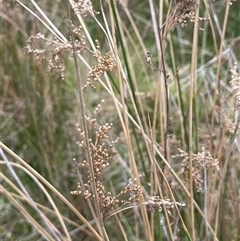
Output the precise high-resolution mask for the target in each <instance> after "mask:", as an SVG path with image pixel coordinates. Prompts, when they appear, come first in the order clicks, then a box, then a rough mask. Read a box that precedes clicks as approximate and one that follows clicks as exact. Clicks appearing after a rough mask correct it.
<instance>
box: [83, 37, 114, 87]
mask: <svg viewBox="0 0 240 241" xmlns="http://www.w3.org/2000/svg"><path fill="white" fill-rule="evenodd" d="M93 57H95V58H96V59H97V61H98V64H97V65H95V66H93V67H92V68H91V70H90V71H89V72H88V73H87V83H86V84H85V85H84V86H83V89H84V88H86V87H87V86H88V85H90V86H92V87H93V88H95V86H94V83H95V82H96V81H97V80H98V78H99V77H101V76H103V74H104V73H105V72H107V71H113V70H114V69H116V68H117V65H116V62H115V60H114V58H113V55H112V53H111V52H107V53H106V54H105V55H104V56H102V55H101V53H100V45H99V42H98V41H97V40H96V51H95V53H94V55H93Z"/></svg>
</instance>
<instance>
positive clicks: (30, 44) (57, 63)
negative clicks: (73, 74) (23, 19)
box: [24, 22, 90, 79]
mask: <svg viewBox="0 0 240 241" xmlns="http://www.w3.org/2000/svg"><path fill="white" fill-rule="evenodd" d="M70 24H71V27H72V30H73V33H74V34H75V40H74V45H75V50H76V53H80V51H81V50H82V49H87V50H89V49H88V48H87V46H86V42H85V38H84V36H83V35H82V27H81V26H80V27H75V26H74V25H73V24H72V23H71V22H70ZM41 41H44V42H45V43H46V45H47V46H50V47H49V49H48V50H49V51H50V52H51V57H50V58H49V60H48V67H47V69H48V73H51V74H58V75H60V77H61V79H65V67H64V62H63V55H64V53H65V52H66V51H70V52H71V53H72V54H73V41H72V39H71V37H70V41H69V42H66V43H62V42H60V41H59V40H58V39H55V40H48V39H46V38H45V37H44V35H43V34H40V33H38V34H37V35H36V36H31V37H30V38H29V39H28V40H27V45H26V47H25V48H24V49H25V51H26V52H27V53H29V54H33V55H34V56H35V57H36V59H37V63H38V64H41V63H43V62H44V61H46V59H47V57H46V54H47V50H42V49H39V48H38V46H39V45H40V42H41ZM89 51H90V50H89Z"/></svg>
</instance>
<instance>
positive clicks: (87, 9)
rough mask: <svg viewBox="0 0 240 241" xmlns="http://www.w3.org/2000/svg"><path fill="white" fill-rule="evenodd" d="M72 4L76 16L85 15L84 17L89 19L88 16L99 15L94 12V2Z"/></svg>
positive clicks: (80, 1)
mask: <svg viewBox="0 0 240 241" xmlns="http://www.w3.org/2000/svg"><path fill="white" fill-rule="evenodd" d="M70 3H71V5H72V9H73V11H74V12H75V14H83V16H84V17H87V16H88V15H94V14H97V13H98V12H96V11H95V10H93V6H92V2H91V1H90V0H79V1H78V2H75V1H72V0H71V1H70Z"/></svg>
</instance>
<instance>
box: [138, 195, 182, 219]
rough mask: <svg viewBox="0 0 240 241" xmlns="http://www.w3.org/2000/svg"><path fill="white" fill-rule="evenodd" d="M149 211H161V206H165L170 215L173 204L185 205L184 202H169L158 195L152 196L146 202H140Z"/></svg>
mask: <svg viewBox="0 0 240 241" xmlns="http://www.w3.org/2000/svg"><path fill="white" fill-rule="evenodd" d="M142 204H143V205H145V206H146V207H147V208H148V210H149V211H150V212H156V211H160V212H161V211H162V209H163V207H165V208H166V211H167V213H168V214H169V215H170V216H171V215H172V214H171V209H173V208H174V207H175V206H180V207H183V206H186V204H185V203H180V202H171V200H170V199H161V198H160V197H159V196H152V197H150V198H149V199H148V200H147V201H146V202H144V203H142Z"/></svg>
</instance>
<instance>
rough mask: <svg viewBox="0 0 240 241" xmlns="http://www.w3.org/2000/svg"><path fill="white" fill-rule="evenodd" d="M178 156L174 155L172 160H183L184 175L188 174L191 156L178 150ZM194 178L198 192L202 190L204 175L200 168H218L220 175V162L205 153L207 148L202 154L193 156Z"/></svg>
mask: <svg viewBox="0 0 240 241" xmlns="http://www.w3.org/2000/svg"><path fill="white" fill-rule="evenodd" d="M178 152H179V153H178V154H176V155H172V158H181V159H182V173H184V174H188V171H189V154H188V153H187V152H185V151H183V150H181V149H179V148H178ZM192 162H193V165H192V177H193V180H194V182H195V185H196V189H197V191H201V189H202V183H203V179H202V175H201V173H200V167H203V168H208V167H210V166H214V167H216V169H217V171H218V172H219V173H220V168H219V162H218V160H217V159H214V158H213V157H212V156H211V154H210V153H209V152H207V151H205V148H204V147H203V148H202V152H201V153H198V154H193V156H192Z"/></svg>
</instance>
